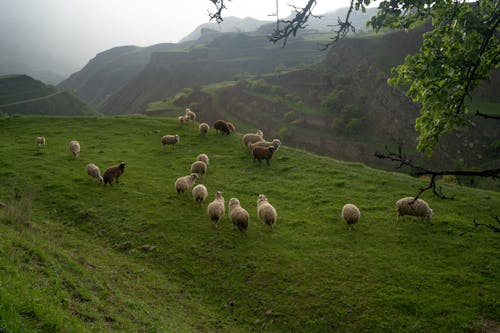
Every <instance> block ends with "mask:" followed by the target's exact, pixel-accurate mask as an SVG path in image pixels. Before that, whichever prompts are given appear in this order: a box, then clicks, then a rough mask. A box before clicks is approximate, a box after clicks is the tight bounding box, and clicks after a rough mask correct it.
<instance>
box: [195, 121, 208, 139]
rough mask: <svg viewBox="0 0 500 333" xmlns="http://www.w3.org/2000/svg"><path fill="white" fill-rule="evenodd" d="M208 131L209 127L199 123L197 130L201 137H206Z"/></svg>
mask: <svg viewBox="0 0 500 333" xmlns="http://www.w3.org/2000/svg"><path fill="white" fill-rule="evenodd" d="M209 129H210V125H208V124H207V123H201V124H200V125H199V126H198V130H199V131H200V135H202V136H207V134H208V130H209Z"/></svg>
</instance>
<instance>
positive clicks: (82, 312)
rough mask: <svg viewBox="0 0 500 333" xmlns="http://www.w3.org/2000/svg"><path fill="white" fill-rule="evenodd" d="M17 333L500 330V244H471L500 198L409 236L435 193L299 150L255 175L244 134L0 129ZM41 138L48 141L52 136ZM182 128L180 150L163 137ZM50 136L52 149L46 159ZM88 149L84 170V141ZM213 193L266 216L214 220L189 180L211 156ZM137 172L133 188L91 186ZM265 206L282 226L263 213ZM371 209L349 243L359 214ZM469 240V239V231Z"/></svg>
mask: <svg viewBox="0 0 500 333" xmlns="http://www.w3.org/2000/svg"><path fill="white" fill-rule="evenodd" d="M0 126H1V128H2V131H0V156H1V158H0V201H2V202H4V203H6V206H7V207H6V208H3V209H0V237H1V239H2V241H1V242H0V327H2V328H4V329H5V330H6V331H16V332H63V331H71V332H79V331H82V332H83V331H99V332H102V331H112V330H115V331H129V332H130V331H175V332H192V331H202V332H208V331H233V332H250V331H258V332H262V331H273V332H291V331H307V332H325V331H393V332H407V331H409V330H414V331H468V330H470V331H479V330H481V329H483V328H484V327H489V328H493V329H495V328H498V318H500V313H499V308H498V304H497V303H498V302H497V300H498V298H499V296H500V295H499V290H498V272H499V271H500V260H499V258H498V255H497V254H498V238H497V237H498V236H497V235H496V234H494V233H492V232H490V231H487V230H485V229H481V228H479V229H477V230H474V231H471V229H472V221H473V220H474V219H477V221H480V222H490V221H491V219H492V216H494V215H499V213H500V212H499V211H498V207H500V195H499V194H498V193H494V192H488V191H480V190H474V189H469V188H462V187H457V186H453V185H446V184H443V185H444V188H445V190H446V191H448V193H456V194H457V198H456V200H454V201H441V200H438V199H436V198H434V197H431V196H427V195H426V196H424V197H425V199H426V200H428V202H429V203H430V205H431V207H432V208H433V209H434V212H435V218H434V221H433V223H423V222H419V221H418V220H416V219H412V218H407V219H406V220H405V221H404V222H399V223H396V221H395V211H394V202H395V201H396V200H397V199H398V198H400V197H403V196H407V195H411V194H413V193H415V190H416V189H417V187H418V186H420V185H421V184H422V181H421V180H418V179H414V178H411V177H408V176H405V175H400V174H394V173H387V172H381V171H376V170H373V169H370V168H368V167H366V166H363V165H361V164H356V163H345V162H339V161H335V160H332V159H330V158H326V157H319V156H315V155H313V154H309V153H305V152H302V151H299V150H295V149H290V148H287V147H282V148H280V150H279V151H278V152H277V153H276V156H275V157H274V158H273V160H272V161H271V166H270V167H267V166H266V165H265V164H263V165H258V164H253V163H252V160H251V158H250V157H249V156H248V154H247V153H246V152H245V151H244V149H243V146H242V144H241V137H240V136H239V135H231V136H220V135H216V134H215V133H214V132H210V133H209V135H208V137H207V138H201V137H200V136H199V135H198V132H197V127H196V126H194V125H192V126H189V127H183V128H179V127H178V124H177V122H176V121H175V119H168V118H148V117H138V116H136V117H123V116H122V117H117V118H110V117H99V118H92V117H84V118H58V117H8V118H1V119H0ZM40 128H43V129H44V132H43V133H40ZM165 133H178V134H180V136H181V142H180V144H179V146H178V147H177V148H175V149H172V147H162V146H161V144H160V137H161V135H163V134H165ZM39 134H43V135H45V136H46V137H47V140H48V145H47V146H46V147H44V148H37V147H36V145H35V144H34V137H35V136H36V135H39ZM71 139H78V140H79V141H80V143H81V146H82V152H81V156H80V159H78V160H74V159H73V158H71V157H70V155H69V151H68V148H67V144H68V142H69V140H71ZM201 152H205V153H207V154H208V155H209V156H210V158H211V159H210V166H209V170H208V174H207V175H206V176H205V177H204V178H202V180H201V181H200V182H201V183H203V184H205V185H206V186H207V188H208V189H209V192H210V194H209V200H211V199H212V198H213V196H214V192H215V191H216V190H221V191H223V192H224V196H225V198H226V201H227V200H228V199H229V198H231V197H238V198H239V199H240V201H241V202H242V205H243V207H245V208H247V210H248V211H249V213H250V218H251V221H250V227H249V230H248V232H247V235H246V236H244V235H242V234H240V233H239V232H238V231H237V230H235V229H234V228H233V227H232V226H230V225H229V222H228V219H227V217H224V219H223V220H222V221H221V223H220V225H219V226H218V227H214V226H213V225H211V223H210V222H209V221H208V220H207V218H206V213H205V207H206V205H205V207H201V208H198V207H196V205H195V203H194V202H193V200H192V199H191V197H190V196H189V195H177V194H176V193H175V190H174V186H173V184H174V181H175V179H176V178H177V177H179V176H182V175H185V174H187V173H188V172H189V165H190V163H191V162H192V161H193V160H194V158H195V157H196V155H197V154H198V153H201ZM120 161H125V162H126V163H127V167H126V171H125V174H124V175H123V176H122V178H121V179H120V183H119V184H117V185H115V186H113V187H109V186H108V187H104V186H102V185H99V184H97V183H95V182H94V181H93V180H91V179H90V178H89V177H88V176H87V175H86V174H85V165H86V164H87V163H89V162H93V163H96V164H98V165H99V166H101V168H102V169H104V168H105V167H107V166H109V165H113V164H116V163H118V162H120ZM259 193H265V194H267V196H268V197H269V200H270V202H271V203H272V204H273V205H274V206H275V207H276V208H277V210H278V224H277V226H276V227H275V228H274V230H270V229H269V228H268V227H266V226H264V225H262V224H260V223H259V222H258V221H257V218H256V212H255V211H256V209H255V206H256V200H257V196H258V194H259ZM347 202H353V203H355V204H357V205H358V206H359V207H360V209H361V211H362V218H361V222H360V224H359V225H358V226H357V227H356V228H355V230H353V231H349V230H348V229H347V228H346V226H345V225H344V224H343V223H342V222H341V221H340V218H339V212H340V209H341V207H342V205H343V204H345V203H347ZM464 232H468V233H467V234H465V235H462V233H464Z"/></svg>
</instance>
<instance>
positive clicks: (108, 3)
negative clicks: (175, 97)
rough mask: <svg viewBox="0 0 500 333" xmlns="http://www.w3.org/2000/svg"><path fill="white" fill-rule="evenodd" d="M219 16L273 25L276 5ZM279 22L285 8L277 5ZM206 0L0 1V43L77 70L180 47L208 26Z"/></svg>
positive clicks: (270, 1) (322, 0)
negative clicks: (157, 47)
mask: <svg viewBox="0 0 500 333" xmlns="http://www.w3.org/2000/svg"><path fill="white" fill-rule="evenodd" d="M225 2H226V7H227V10H226V11H225V12H223V16H226V17H227V16H236V17H240V18H245V17H253V18H256V19H261V20H272V19H273V18H272V17H269V16H268V15H269V14H271V13H274V12H275V11H276V1H275V0H232V1H228V0H226V1H225ZM279 2H280V16H283V15H284V16H286V14H288V13H290V12H291V8H290V7H289V6H288V5H287V4H290V3H291V4H294V5H297V6H303V5H304V4H305V3H306V2H307V0H280V1H279ZM348 5H349V0H318V5H317V6H316V10H315V11H314V13H315V14H322V13H325V12H327V11H330V10H334V9H337V8H340V7H346V6H348ZM214 8H215V7H214V5H213V4H212V3H211V2H210V1H209V0H177V1H173V0H0V42H9V43H15V44H18V45H27V46H29V47H34V48H37V49H38V50H40V51H43V52H45V53H47V54H51V55H55V56H56V55H57V56H62V57H63V59H65V60H66V61H68V62H70V63H72V64H75V65H77V66H79V67H81V66H83V65H85V64H86V63H87V62H88V61H89V60H90V59H91V58H93V57H94V56H95V55H96V54H97V53H99V52H101V51H104V50H107V49H110V48H112V47H115V46H121V45H137V46H149V45H153V44H157V43H162V42H178V41H179V40H180V39H182V38H183V37H184V36H186V35H188V34H189V33H190V32H191V31H193V30H194V29H195V28H196V27H197V26H198V25H200V24H203V23H207V22H208V21H209V17H208V12H209V11H213V9H214Z"/></svg>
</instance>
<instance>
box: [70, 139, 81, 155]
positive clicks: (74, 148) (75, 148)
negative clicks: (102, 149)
mask: <svg viewBox="0 0 500 333" xmlns="http://www.w3.org/2000/svg"><path fill="white" fill-rule="evenodd" d="M69 151H70V153H71V154H72V155H73V157H74V158H78V156H80V143H79V142H78V141H76V140H73V141H71V142H70V143H69Z"/></svg>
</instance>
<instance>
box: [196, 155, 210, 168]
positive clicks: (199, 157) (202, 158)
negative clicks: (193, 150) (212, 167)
mask: <svg viewBox="0 0 500 333" xmlns="http://www.w3.org/2000/svg"><path fill="white" fill-rule="evenodd" d="M196 160H197V161H202V162H205V164H206V165H207V166H208V161H209V158H208V155H207V154H200V155H198V156H196Z"/></svg>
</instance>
